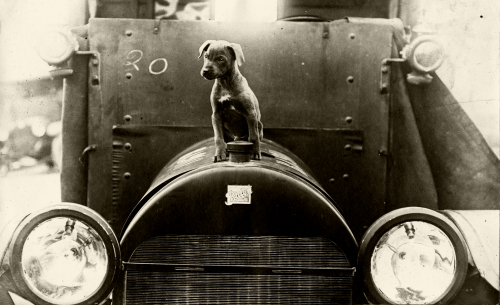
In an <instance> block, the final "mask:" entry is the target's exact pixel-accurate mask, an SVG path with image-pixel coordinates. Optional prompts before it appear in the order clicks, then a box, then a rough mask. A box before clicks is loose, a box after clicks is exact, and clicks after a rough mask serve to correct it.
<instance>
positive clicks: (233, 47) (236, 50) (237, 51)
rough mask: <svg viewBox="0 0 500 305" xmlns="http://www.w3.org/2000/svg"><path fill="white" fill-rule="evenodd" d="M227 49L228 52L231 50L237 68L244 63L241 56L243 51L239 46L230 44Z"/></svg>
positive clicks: (243, 57) (243, 58)
mask: <svg viewBox="0 0 500 305" xmlns="http://www.w3.org/2000/svg"><path fill="white" fill-rule="evenodd" d="M228 48H229V49H230V50H233V52H234V56H235V57H236V62H237V63H238V66H241V65H242V64H243V63H244V62H245V56H243V50H242V49H241V46H240V45H239V44H237V43H231V44H230V45H229V46H228Z"/></svg>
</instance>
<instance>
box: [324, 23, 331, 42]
mask: <svg viewBox="0 0 500 305" xmlns="http://www.w3.org/2000/svg"><path fill="white" fill-rule="evenodd" d="M328 37H330V23H328V22H325V23H323V38H324V39H327V38H328Z"/></svg>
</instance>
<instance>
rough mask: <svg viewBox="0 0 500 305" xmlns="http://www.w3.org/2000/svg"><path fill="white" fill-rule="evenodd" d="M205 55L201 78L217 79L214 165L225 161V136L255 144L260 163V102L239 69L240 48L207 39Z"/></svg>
mask: <svg viewBox="0 0 500 305" xmlns="http://www.w3.org/2000/svg"><path fill="white" fill-rule="evenodd" d="M199 51H200V56H199V57H201V56H202V55H203V54H204V55H205V56H204V64H203V68H202V69H201V72H200V73H201V76H203V77H204V78H205V79H207V80H215V82H214V86H213V87H212V93H211V94H210V102H211V105H212V126H213V128H214V140H215V156H214V162H218V161H223V160H225V159H226V142H225V141H224V134H226V135H228V136H229V137H230V138H231V139H232V140H234V141H237V140H248V141H250V142H252V143H253V156H252V157H253V159H255V160H260V159H261V152H260V142H261V140H262V137H263V131H262V129H263V125H262V123H261V122H260V110H259V102H258V101H257V98H256V97H255V94H254V93H253V91H252V89H250V87H249V86H248V82H247V80H246V79H245V77H243V75H241V73H240V71H239V69H238V66H241V64H243V62H245V58H244V57H243V51H242V50H241V46H240V45H239V44H236V43H229V42H227V41H224V40H217V41H216V40H207V41H205V42H204V43H203V44H202V45H201V47H200V50H199Z"/></svg>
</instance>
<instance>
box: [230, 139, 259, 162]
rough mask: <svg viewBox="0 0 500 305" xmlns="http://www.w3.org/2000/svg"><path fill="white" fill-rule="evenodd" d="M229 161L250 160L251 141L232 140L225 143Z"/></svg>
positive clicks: (251, 151)
mask: <svg viewBox="0 0 500 305" xmlns="http://www.w3.org/2000/svg"><path fill="white" fill-rule="evenodd" d="M227 151H228V153H229V161H230V162H237V163H242V162H250V159H252V153H253V143H252V142H248V141H233V142H229V143H227Z"/></svg>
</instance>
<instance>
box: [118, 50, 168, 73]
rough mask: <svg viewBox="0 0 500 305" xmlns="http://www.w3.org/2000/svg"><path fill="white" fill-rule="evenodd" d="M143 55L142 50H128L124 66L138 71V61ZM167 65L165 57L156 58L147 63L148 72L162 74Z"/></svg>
mask: <svg viewBox="0 0 500 305" xmlns="http://www.w3.org/2000/svg"><path fill="white" fill-rule="evenodd" d="M143 56H144V52H142V51H141V50H132V51H130V52H128V54H127V61H126V63H125V66H129V67H130V68H133V69H135V70H136V71H139V66H138V63H139V61H141V59H142V57H143ZM167 67H168V62H167V60H166V59H165V58H157V59H155V60H153V61H151V63H149V73H151V74H153V75H158V74H162V73H164V72H165V71H167Z"/></svg>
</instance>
